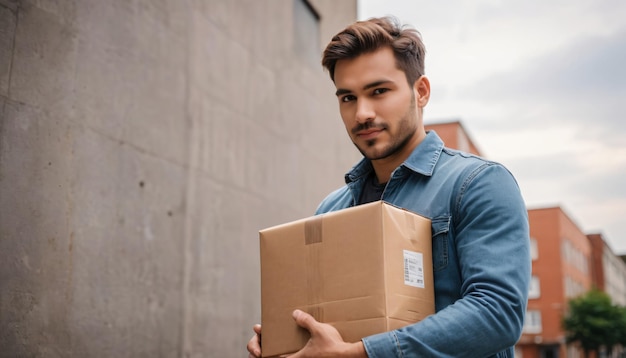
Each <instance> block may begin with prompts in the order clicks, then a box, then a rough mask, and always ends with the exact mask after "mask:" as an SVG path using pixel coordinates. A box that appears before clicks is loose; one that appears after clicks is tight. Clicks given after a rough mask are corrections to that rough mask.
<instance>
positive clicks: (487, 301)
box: [363, 163, 531, 358]
mask: <svg viewBox="0 0 626 358" xmlns="http://www.w3.org/2000/svg"><path fill="white" fill-rule="evenodd" d="M452 200H453V202H452V203H451V205H452V210H451V212H452V229H451V232H450V233H449V235H451V236H449V239H451V240H453V241H452V242H453V249H454V250H456V253H457V260H458V262H457V265H458V270H459V274H460V277H461V281H460V282H461V284H460V287H458V289H459V292H460V298H459V299H458V300H456V302H454V303H453V304H450V305H448V306H447V307H443V308H440V309H439V311H438V312H437V313H436V314H434V315H431V316H429V317H427V318H426V319H424V320H422V321H420V322H418V323H415V324H412V325H409V326H406V327H404V328H401V329H398V330H395V331H390V332H386V333H381V334H377V335H374V336H370V337H366V338H364V339H363V344H364V346H365V349H366V351H367V354H368V356H369V357H370V358H382V357H431V356H436V357H488V356H492V355H496V354H497V353H499V352H501V351H503V350H506V349H507V348H510V347H512V346H513V345H514V344H515V343H516V342H517V340H518V339H519V337H520V335H521V332H522V327H523V319H524V315H525V311H526V304H527V298H528V286H529V281H530V272H531V260H530V248H529V246H530V245H529V228H528V214H527V211H526V207H525V205H524V202H523V200H522V197H521V193H520V190H519V187H518V185H517V183H516V181H515V179H514V178H513V176H512V175H511V174H510V172H509V171H508V170H507V169H506V168H504V167H503V166H501V165H499V164H496V163H486V164H484V165H482V166H481V167H479V168H477V169H475V170H474V171H472V172H471V173H470V174H469V175H468V176H467V177H466V179H465V180H464V182H463V183H462V185H460V186H459V188H458V189H456V190H455V194H454V195H453V198H452ZM436 294H437V293H436V292H435V295H436Z"/></svg>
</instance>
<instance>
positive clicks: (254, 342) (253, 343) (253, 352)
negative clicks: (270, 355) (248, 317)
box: [247, 324, 261, 358]
mask: <svg viewBox="0 0 626 358" xmlns="http://www.w3.org/2000/svg"><path fill="white" fill-rule="evenodd" d="M252 330H253V331H254V333H255V335H254V336H252V338H250V341H248V346H247V348H248V352H250V354H248V358H261V325H260V324H255V325H254V326H253V327H252Z"/></svg>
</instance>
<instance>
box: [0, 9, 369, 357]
mask: <svg viewBox="0 0 626 358" xmlns="http://www.w3.org/2000/svg"><path fill="white" fill-rule="evenodd" d="M296 1H300V0H292V1H287V0H266V1H255V0H235V1H232V0H211V1H201V0H185V1H180V0H158V1H155V0H131V1H128V0H109V1H101V0H82V1H78V0H73V1H71V0H65V1H63V0H0V347H2V350H1V351H0V356H1V357H14V356H25V357H61V356H63V357H68V356H76V357H236V356H245V355H246V353H245V344H246V342H247V340H248V339H249V337H250V336H251V335H252V331H251V326H252V324H253V323H256V322H259V321H260V302H259V290H260V286H259V280H258V279H259V260H258V230H259V229H262V228H265V227H268V226H272V225H276V224H280V223H282V222H286V221H290V220H294V219H297V218H300V217H304V216H308V215H311V214H312V213H313V211H314V210H315V207H316V205H317V204H318V202H319V201H320V200H321V199H322V198H323V196H324V195H325V194H326V193H328V192H329V191H330V190H332V189H334V188H336V187H338V186H339V185H341V184H342V178H343V173H344V172H345V171H346V170H347V169H349V167H350V166H351V165H352V164H353V163H354V162H355V161H356V160H357V158H358V152H357V151H356V150H355V149H353V147H352V144H351V143H350V142H349V140H348V138H347V135H346V134H345V130H344V129H343V126H342V124H341V120H340V118H339V116H338V112H337V104H336V99H335V98H334V95H333V92H334V91H333V90H334V87H333V86H332V83H331V82H330V80H329V79H328V76H327V74H326V73H325V72H323V71H322V69H321V67H320V66H319V65H318V64H317V63H319V59H315V61H311V60H310V59H307V58H304V57H306V56H305V55H302V54H301V53H299V51H298V48H300V47H301V45H302V43H300V42H301V41H300V40H298V41H299V42H297V41H296V38H297V37H296V36H295V35H294V34H296V33H297V31H296V30H297V26H300V25H301V24H299V23H297V22H296V21H295V18H296V16H294V12H295V11H297V9H296V6H297V5H299V4H297V3H296ZM311 4H313V6H314V8H315V9H316V10H317V12H318V13H319V15H320V18H321V20H320V22H319V29H318V31H319V33H317V36H311V39H309V40H307V41H315V42H316V43H314V44H313V46H318V48H319V49H321V47H322V46H323V44H324V43H326V42H327V40H329V39H330V35H331V34H333V33H335V32H336V31H338V30H340V29H341V28H343V27H344V26H345V25H346V24H347V23H349V22H351V21H353V20H354V19H355V18H356V0H349V1H346V0H344V1H340V2H335V1H332V0H317V1H311ZM320 52H321V51H320Z"/></svg>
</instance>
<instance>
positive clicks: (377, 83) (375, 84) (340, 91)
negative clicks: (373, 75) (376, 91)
mask: <svg viewBox="0 0 626 358" xmlns="http://www.w3.org/2000/svg"><path fill="white" fill-rule="evenodd" d="M391 82H393V81H389V80H380V81H374V82H372V83H368V84H366V85H365V86H363V90H364V91H365V90H368V89H370V88H373V87H378V86H380V85H383V84H386V83H391ZM348 93H352V91H351V90H349V89H345V88H338V89H337V92H335V95H336V96H341V95H343V94H348Z"/></svg>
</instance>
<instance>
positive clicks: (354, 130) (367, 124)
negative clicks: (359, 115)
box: [350, 121, 387, 134]
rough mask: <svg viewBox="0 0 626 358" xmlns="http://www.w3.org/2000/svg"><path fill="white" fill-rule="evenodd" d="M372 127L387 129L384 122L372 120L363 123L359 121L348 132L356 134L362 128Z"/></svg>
mask: <svg viewBox="0 0 626 358" xmlns="http://www.w3.org/2000/svg"><path fill="white" fill-rule="evenodd" d="M372 128H377V129H387V125H386V124H384V123H374V122H369V121H368V122H365V123H359V124H357V125H356V126H354V127H352V129H350V132H351V133H352V134H357V133H358V132H360V131H363V130H367V129H372Z"/></svg>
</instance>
